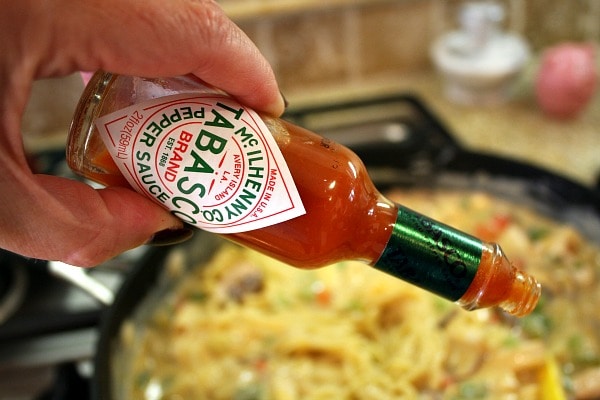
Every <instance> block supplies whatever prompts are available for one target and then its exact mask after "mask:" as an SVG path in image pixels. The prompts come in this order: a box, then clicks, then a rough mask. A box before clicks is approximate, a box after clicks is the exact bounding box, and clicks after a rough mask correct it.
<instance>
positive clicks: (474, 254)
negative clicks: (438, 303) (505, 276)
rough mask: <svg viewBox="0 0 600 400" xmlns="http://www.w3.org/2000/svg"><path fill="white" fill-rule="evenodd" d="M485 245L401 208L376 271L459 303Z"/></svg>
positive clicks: (471, 279) (376, 264)
mask: <svg viewBox="0 0 600 400" xmlns="http://www.w3.org/2000/svg"><path fill="white" fill-rule="evenodd" d="M482 253H483V243H482V242H481V241H480V240H479V239H477V238H475V237H473V236H471V235H468V234H466V233H464V232H461V231H458V230H456V229H454V228H451V227H449V226H447V225H444V224H442V223H440V222H437V221H434V220H432V219H430V218H428V217H426V216H424V215H421V214H419V213H417V212H415V211H412V210H410V209H408V208H406V207H403V206H400V205H398V216H397V218H396V223H395V225H394V229H393V232H392V235H391V237H390V240H389V241H388V244H387V246H386V248H385V249H384V251H383V253H382V254H381V256H380V258H379V260H377V262H376V263H375V265H374V267H375V268H377V269H379V270H381V271H383V272H386V273H388V274H390V275H393V276H395V277H397V278H400V279H402V280H404V281H407V282H410V283H411V284H413V285H416V286H419V287H421V288H423V289H425V290H427V291H429V292H432V293H435V294H437V295H438V296H441V297H444V298H446V299H448V300H451V301H456V300H458V299H460V298H461V297H462V295H463V294H464V293H465V292H466V291H467V289H468V288H469V285H470V284H471V282H472V281H473V278H474V277H475V274H476V273H477V269H478V268H479V263H480V262H481V256H482Z"/></svg>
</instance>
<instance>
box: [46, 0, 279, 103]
mask: <svg viewBox="0 0 600 400" xmlns="http://www.w3.org/2000/svg"><path fill="white" fill-rule="evenodd" d="M55 1H58V2H59V3H60V2H61V1H65V0H55ZM66 3H68V5H69V7H70V8H71V9H73V8H74V7H75V10H72V11H71V13H73V14H76V15H78V18H77V20H75V21H74V20H67V21H65V22H64V23H62V24H60V25H59V26H58V29H57V30H56V38H55V39H54V40H53V41H50V42H49V43H50V45H51V46H52V45H54V46H57V48H55V49H49V51H48V53H47V54H53V55H54V56H53V57H54V58H55V62H53V63H50V64H47V65H50V66H53V68H57V67H59V68H68V67H71V68H72V67H73V65H68V63H72V62H73V60H75V63H76V64H77V67H78V68H79V69H81V70H86V71H94V70H97V69H104V70H106V71H109V72H114V73H120V74H127V75H138V76H152V77H155V76H174V75H182V74H187V73H194V74H196V75H197V76H198V77H200V78H201V79H202V80H204V81H205V82H207V83H209V84H211V85H214V86H216V87H219V88H220V89H223V90H225V91H226V92H228V93H230V94H231V95H233V96H234V97H236V98H238V100H240V101H241V102H242V103H243V104H245V105H248V106H250V107H252V108H254V109H256V110H257V111H262V112H267V113H269V114H272V115H280V114H281V113H282V112H283V109H284V105H283V99H282V97H281V95H280V92H279V88H278V86H277V82H276V80H275V77H274V74H273V71H272V69H271V67H270V65H269V63H268V62H267V61H266V59H265V58H264V57H263V56H262V55H261V54H260V52H259V50H258V49H257V48H256V46H255V45H254V44H253V43H252V42H251V41H250V39H248V37H247V36H246V35H245V34H244V33H243V32H242V31H241V30H240V29H239V28H238V27H237V26H236V25H235V24H234V23H233V22H231V21H230V20H229V18H227V16H226V15H225V14H224V12H223V11H222V9H221V8H220V7H219V6H218V4H216V2H214V1H190V0H170V1H167V2H165V1H163V0H146V1H134V0H129V1H123V0H88V1H80V2H75V3H74V2H72V1H66ZM45 18H48V17H47V16H45ZM63 20H64V17H63ZM90 26H93V27H94V29H89V27H90ZM65 52H67V53H70V55H71V58H70V59H62V58H61V57H63V56H64V54H65ZM51 73H53V71H45V74H51Z"/></svg>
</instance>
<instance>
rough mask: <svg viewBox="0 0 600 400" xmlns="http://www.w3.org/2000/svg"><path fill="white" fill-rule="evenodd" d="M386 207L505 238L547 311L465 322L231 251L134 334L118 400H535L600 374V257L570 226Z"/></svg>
mask: <svg viewBox="0 0 600 400" xmlns="http://www.w3.org/2000/svg"><path fill="white" fill-rule="evenodd" d="M390 198H393V199H395V200H397V201H399V202H401V203H403V204H405V205H407V206H409V207H411V208H413V209H416V210H418V211H420V212H423V213H425V214H427V215H430V216H431V217H433V218H436V219H438V220H441V221H443V222H446V223H448V224H450V225H453V226H456V227H458V228H460V229H463V230H465V231H469V232H472V233H474V234H476V235H478V236H480V237H483V238H484V239H489V240H494V241H498V242H499V243H500V244H501V245H502V246H503V247H504V249H505V250H506V252H507V254H509V255H510V257H511V258H512V259H513V260H514V261H515V262H517V263H521V264H522V265H523V266H524V268H526V269H527V270H528V271H529V272H531V273H532V274H533V275H534V276H536V277H537V278H539V279H540V280H541V281H542V285H543V288H544V293H543V301H542V304H541V306H540V307H538V310H536V311H535V312H534V314H532V315H531V316H529V317H526V318H523V319H521V320H516V319H514V318H511V317H508V316H506V315H504V314H502V313H501V312H499V311H498V310H494V309H487V310H479V311H474V312H466V311H464V310H462V309H460V308H459V307H458V306H456V305H454V304H452V303H450V302H447V301H445V300H442V299H440V298H437V297H436V296H434V295H431V294H429V293H427V292H425V291H423V290H421V289H419V288H416V287H413V286H410V285H409V284H407V283H404V282H401V281H398V280H397V279H394V278H391V277H388V276H387V275H385V274H383V273H381V272H379V271H377V270H375V269H372V268H369V267H368V266H365V265H364V264H361V263H359V262H344V263H339V264H335V265H332V266H330V267H327V268H323V269H319V270H311V271H306V270H297V269H294V268H290V267H289V266H286V265H284V264H281V263H280V262H278V261H275V260H273V259H269V258H267V257H266V256H263V255H260V254H258V253H255V252H253V251H251V250H248V249H243V248H240V247H237V246H236V245H233V244H228V243H227V244H224V245H223V247H222V248H220V249H219V251H218V252H217V253H216V254H215V255H214V257H213V258H212V259H211V261H210V262H209V263H208V264H207V265H204V266H202V268H196V269H194V270H192V271H191V272H190V273H189V275H186V277H185V279H183V280H181V282H180V283H179V284H178V285H177V287H176V289H175V290H174V291H173V292H172V293H171V294H170V295H169V296H168V297H167V298H165V299H163V301H161V303H160V305H159V306H157V307H156V309H154V310H152V312H151V313H150V314H149V315H148V316H147V318H145V320H144V323H143V324H141V325H140V324H139V318H138V319H136V320H133V321H130V322H129V323H128V324H126V325H125V327H124V329H123V332H122V335H121V336H122V340H121V343H120V346H121V347H120V350H119V352H120V353H122V354H123V355H124V356H125V357H127V358H128V359H130V360H131V361H130V365H128V366H127V368H126V369H125V372H123V373H122V370H119V371H120V372H119V376H118V380H120V381H122V382H123V386H122V387H121V390H122V392H121V393H120V394H119V396H118V398H128V399H147V400H154V399H211V400H219V399H234V400H263V399H264V400H296V399H298V400H300V399H302V400H311V399H314V400H320V399H322V400H331V399H336V400H337V399H339V400H343V399H348V400H358V399H360V400H362V399H365V400H371V399H372V400H386V399H524V400H527V399H539V398H543V396H544V393H545V391H547V390H548V386H549V385H550V386H552V385H555V386H557V387H558V388H559V390H563V389H562V386H563V385H562V384H563V379H566V378H569V379H573V382H576V381H577V380H576V377H577V374H579V373H581V372H586V373H590V371H595V370H596V369H598V368H600V367H599V366H600V362H599V360H600V347H599V344H600V342H599V338H598V334H597V333H596V329H595V328H597V324H598V316H597V315H596V311H595V308H596V305H595V304H594V303H596V304H599V303H600V290H598V289H597V274H598V272H599V271H600V252H599V251H598V249H597V248H595V247H594V246H593V245H591V244H589V243H588V242H586V241H585V240H584V238H582V237H581V235H579V234H578V233H577V232H576V231H575V230H573V229H572V228H569V227H567V226H563V225H559V224H557V223H555V222H552V221H550V220H548V219H545V218H542V217H540V216H539V215H537V214H534V213H531V212H530V211H529V210H527V209H525V208H520V207H516V206H515V205H513V204H510V203H505V202H502V201H498V200H497V199H494V198H492V197H490V196H489V195H486V194H481V193H474V194H473V193H465V192H443V193H441V194H440V193H433V192H428V191H419V192H408V191H407V192H397V193H395V194H393V195H390ZM573 267H575V272H574V271H573ZM583 299H585V300H586V301H585V303H586V304H581V303H583ZM549 360H550V361H549ZM554 361H555V362H556V363H558V365H560V369H561V371H563V372H564V376H561V377H559V379H558V380H557V381H549V380H548V378H543V377H546V376H547V375H548V374H544V372H545V371H546V370H547V369H548V368H549V362H554ZM116 378H117V377H116ZM577 390H578V389H577V387H575V388H574V389H572V393H571V394H572V395H573V396H576V397H577V398H586V397H585V394H583V393H578V392H577ZM596 390H600V389H598V388H596ZM592 391H593V389H592ZM599 395H600V394H599Z"/></svg>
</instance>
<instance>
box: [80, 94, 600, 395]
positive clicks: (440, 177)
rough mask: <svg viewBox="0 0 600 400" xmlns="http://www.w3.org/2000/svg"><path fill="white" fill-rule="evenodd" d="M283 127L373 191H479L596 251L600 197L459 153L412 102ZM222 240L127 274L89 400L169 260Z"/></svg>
mask: <svg viewBox="0 0 600 400" xmlns="http://www.w3.org/2000/svg"><path fill="white" fill-rule="evenodd" d="M284 118H285V119H287V120H289V121H291V122H294V123H296V124H298V125H300V126H304V127H306V128H308V129H310V130H313V131H315V132H317V133H319V134H322V135H323V136H326V137H329V138H331V139H333V140H336V141H338V142H340V143H342V144H345V145H347V146H348V147H350V148H352V149H353V150H354V151H355V152H356V153H357V154H358V155H359V156H360V157H361V159H362V160H363V162H364V163H365V165H366V166H367V168H368V171H369V174H370V175H371V177H372V179H373V180H374V182H375V184H376V185H377V187H378V188H379V189H380V190H381V191H383V192H385V190H386V189H389V188H392V187H425V188H427V187H429V188H434V187H435V188H444V187H448V188H455V189H475V188H477V189H482V190H484V191H486V192H488V193H490V194H493V195H495V196H498V197H501V198H505V199H508V200H511V201H514V202H517V203H519V204H525V205H528V206H530V207H532V208H533V209H535V210H536V211H538V212H540V213H542V214H546V215H549V216H551V217H552V218H553V219H555V220H557V221H561V222H568V223H570V224H572V225H574V226H575V227H576V228H577V229H579V230H580V231H581V232H582V233H583V234H584V235H585V236H587V237H588V239H590V240H592V241H594V242H596V243H598V244H600V192H599V191H598V190H597V189H594V188H589V187H586V186H583V185H581V184H579V183H577V182H574V181H572V180H570V179H567V178H565V177H563V176H560V175H558V174H555V173H552V172H550V171H548V170H545V169H543V168H539V167H537V166H535V165H530V164H526V163H523V162H519V161H516V160H512V159H508V158H504V157H498V156H495V155H493V154H486V153H479V152H473V151H470V150H468V149H465V148H464V147H463V146H461V145H460V143H458V142H457V141H456V140H455V139H454V136H453V135H452V133H451V132H450V131H449V130H448V129H447V127H445V126H444V124H443V123H442V122H441V121H439V119H438V118H437V117H436V116H435V115H434V114H433V113H432V112H431V111H430V110H428V108H427V107H426V106H425V105H424V104H423V103H422V102H421V101H420V100H419V99H418V97H416V96H414V95H412V94H402V95H393V96H389V97H384V98H377V99H363V100H357V101H351V102H346V103H340V104H333V105H330V106H327V107H314V108H304V109H299V110H294V111H290V112H288V113H287V114H286V115H285V116H284ZM222 242H223V240H222V239H221V238H219V237H218V236H216V235H212V234H209V233H206V232H200V231H199V232H197V233H196V235H195V237H194V239H192V240H190V241H188V242H186V243H184V244H181V245H178V246H172V247H162V248H152V249H149V251H148V252H147V253H146V254H145V257H143V258H142V259H141V260H140V262H139V263H138V264H137V265H136V266H135V267H134V268H133V270H132V271H131V273H130V274H129V276H128V277H127V278H126V280H125V281H124V283H123V285H122V286H121V288H120V289H119V291H118V293H117V295H116V297H115V301H114V303H113V304H112V306H110V307H109V308H107V309H106V311H105V312H104V315H103V317H102V322H101V327H100V338H99V341H98V344H97V351H96V359H95V373H94V377H93V380H92V386H91V387H92V398H94V399H102V400H109V399H112V398H113V395H112V393H113V387H114V385H115V384H116V382H114V381H113V370H112V368H113V366H114V357H115V355H114V354H113V348H114V343H115V340H116V339H117V338H118V336H119V332H120V329H121V326H122V324H123V322H124V321H126V320H128V319H129V318H130V317H132V315H133V314H134V312H137V311H136V309H137V308H138V306H139V305H140V304H141V303H142V302H143V301H144V302H146V300H147V298H148V297H152V298H153V299H154V300H153V301H159V299H160V297H161V295H162V294H164V293H165V292H167V291H169V289H170V288H171V287H172V284H173V281H174V279H173V276H172V275H170V271H169V270H170V268H171V266H172V258H173V255H174V254H183V255H184V256H185V260H184V261H183V264H184V265H183V266H184V267H187V266H191V265H199V264H201V263H202V262H203V261H207V260H208V259H209V258H210V256H211V254H212V253H213V252H214V251H215V250H216V249H217V248H218V246H219V244H220V243H222Z"/></svg>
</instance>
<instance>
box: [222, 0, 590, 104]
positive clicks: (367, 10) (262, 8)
mask: <svg viewBox="0 0 600 400" xmlns="http://www.w3.org/2000/svg"><path fill="white" fill-rule="evenodd" d="M463 1H464V0H328V1H324V0H319V1H317V0H221V1H220V4H221V6H222V7H223V8H224V10H225V12H226V13H227V14H228V15H229V16H230V17H231V18H232V19H233V20H234V21H235V22H236V23H237V24H238V25H239V26H240V27H241V28H242V29H243V30H244V31H245V32H246V33H247V34H248V36H250V38H251V39H252V40H253V41H254V42H255V43H256V44H257V45H258V47H259V48H260V49H261V51H262V52H263V53H264V54H265V56H266V57H267V59H268V60H269V61H270V62H271V64H272V65H273V68H274V70H275V73H276V75H277V77H278V79H279V81H280V84H281V87H282V89H283V91H284V92H286V93H290V92H292V93H293V92H297V91H307V90H314V89H315V88H323V86H324V85H325V86H326V87H336V86H338V85H345V84H348V83H354V84H356V83H361V82H368V81H371V80H381V79H385V77H386V76H393V74H396V75H398V74H401V73H402V72H403V71H415V70H422V69H428V68H431V61H430V58H429V46H430V44H431V42H432V41H433V39H434V38H435V37H437V36H438V35H439V34H441V33H442V32H443V30H445V29H451V28H453V23H454V21H455V15H456V10H457V7H458V6H459V5H460V3H462V2H463ZM500 2H501V3H503V4H504V5H505V7H506V9H507V15H506V27H507V28H509V29H512V30H515V31H517V32H519V33H520V34H522V35H523V36H524V37H525V38H526V39H527V40H528V42H529V43H530V45H531V48H532V50H533V51H534V52H539V51H541V50H542V49H543V48H544V47H546V46H549V45H552V44H556V43H558V42H561V41H594V42H596V43H599V42H600V22H599V21H600V1H597V0H573V1H565V0H500Z"/></svg>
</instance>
